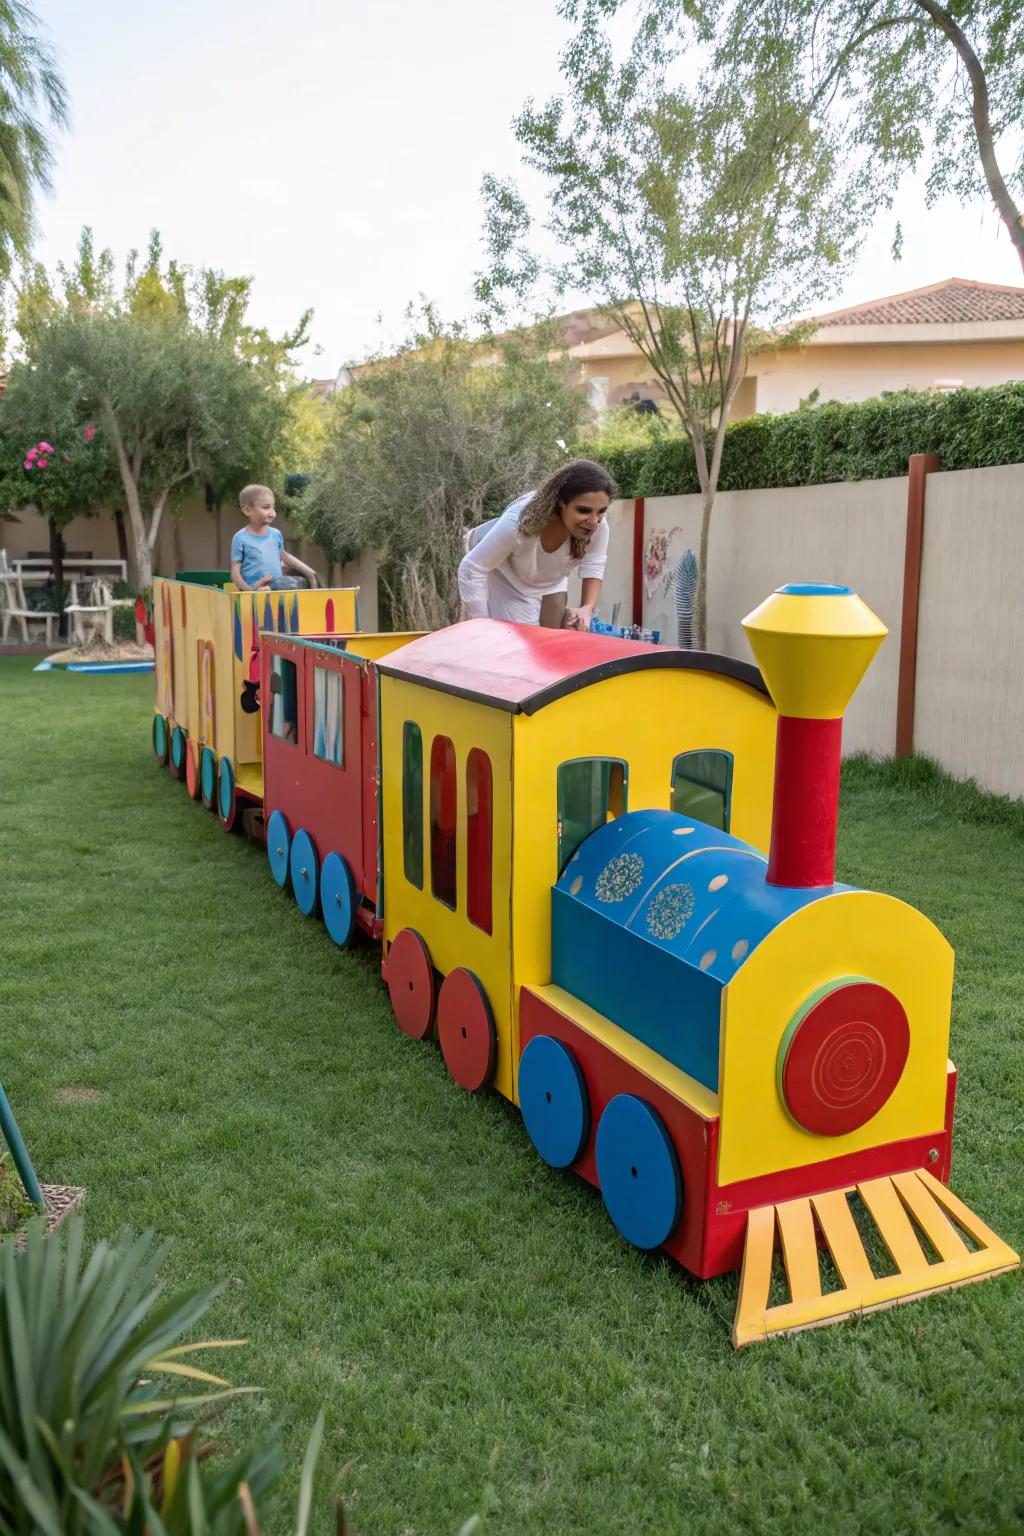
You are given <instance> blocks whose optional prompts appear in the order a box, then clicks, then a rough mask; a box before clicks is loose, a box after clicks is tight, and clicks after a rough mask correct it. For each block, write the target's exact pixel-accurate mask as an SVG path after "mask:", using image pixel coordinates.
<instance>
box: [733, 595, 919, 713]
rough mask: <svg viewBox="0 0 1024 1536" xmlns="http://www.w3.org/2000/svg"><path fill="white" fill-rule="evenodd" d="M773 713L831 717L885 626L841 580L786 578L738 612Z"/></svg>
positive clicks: (848, 697) (883, 634)
mask: <svg viewBox="0 0 1024 1536" xmlns="http://www.w3.org/2000/svg"><path fill="white" fill-rule="evenodd" d="M743 628H744V629H745V630H746V632H747V636H748V638H749V640H750V646H751V649H752V650H753V652H754V657H755V660H756V661H757V664H758V666H759V667H760V668H761V673H762V675H763V677H764V680H765V682H766V683H767V685H768V690H769V692H770V693H771V696H772V698H773V699H774V700H775V707H776V709H777V710H778V711H779V714H780V715H788V716H791V717H795V718H796V719H799V720H836V719H839V718H840V717H841V716H842V715H843V714H844V713H845V710H846V706H847V705H848V704H849V702H850V700H851V698H852V697H853V695H854V692H855V691H856V688H857V685H858V683H859V682H860V680H861V678H862V677H863V676H864V673H865V672H866V671H867V669H868V667H869V666H870V665H871V662H872V660H873V658H874V655H875V652H876V651H877V650H878V647H879V646H880V645H881V643H882V641H883V640H884V639H885V637H886V635H887V634H888V633H889V631H888V630H887V629H886V627H885V625H884V624H883V623H882V621H881V619H879V618H878V617H877V615H876V614H874V613H872V612H871V609H870V608H869V607H868V605H867V604H866V603H864V602H862V601H861V599H860V598H859V597H858V596H857V594H856V592H852V591H851V590H850V588H849V587H831V586H825V585H822V584H819V583H815V582H793V583H791V584H790V585H789V586H785V587H779V589H778V591H776V592H773V593H772V595H771V597H768V598H766V599H765V601H764V602H763V603H762V604H761V605H760V607H759V608H755V609H754V611H753V613H748V614H747V616H746V618H745V619H744V620H743Z"/></svg>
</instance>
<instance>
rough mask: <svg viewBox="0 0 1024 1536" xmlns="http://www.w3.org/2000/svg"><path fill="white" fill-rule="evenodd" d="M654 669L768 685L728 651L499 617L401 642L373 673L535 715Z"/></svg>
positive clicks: (754, 685)
mask: <svg viewBox="0 0 1024 1536" xmlns="http://www.w3.org/2000/svg"><path fill="white" fill-rule="evenodd" d="M655 668H658V669H661V668H668V669H671V670H676V671H680V670H683V671H696V672H715V673H718V674H720V675H722V676H725V677H731V678H733V679H735V681H737V682H741V683H746V684H747V686H748V687H750V688H754V689H756V690H757V692H758V693H764V694H766V693H767V691H768V690H767V689H766V688H765V685H764V682H763V680H762V678H761V674H760V672H759V671H758V670H757V668H756V667H754V666H751V665H750V664H749V663H748V662H744V661H734V660H733V658H732V657H731V656H716V655H715V654H714V653H712V652H710V651H683V650H676V649H675V648H673V647H670V646H664V645H648V644H645V643H643V642H641V641H637V640H616V639H613V638H612V637H611V636H609V635H591V634H580V633H579V632H578V631H576V630H571V629H541V628H540V627H539V626H538V625H533V624H509V623H507V622H505V620H503V619H470V620H468V621H467V622H466V623H464V624H453V625H452V626H451V627H450V628H449V629H439V630H437V631H436V632H435V633H434V634H432V635H424V636H422V638H421V639H419V640H413V641H412V642H411V643H410V644H409V645H403V646H402V647H401V649H400V650H397V651H392V652H391V654H390V655H389V656H388V657H387V659H386V660H384V661H381V662H379V663H378V671H380V672H383V673H384V674H385V675H386V676H388V677H404V678H407V679H408V680H409V681H410V682H416V683H421V684H422V685H423V686H424V687H426V688H437V689H439V690H440V691H441V692H443V693H454V694H456V695H458V696H459V697H460V698H465V699H473V700H475V701H477V702H478V703H481V704H490V705H491V706H492V707H493V708H495V709H505V710H509V711H511V712H512V713H513V714H523V715H532V714H535V713H536V712H537V710H539V709H543V708H544V706H545V705H546V704H552V703H554V701H555V700H556V699H560V698H563V697H564V696H565V695H566V694H567V693H575V692H576V691H577V689H580V688H589V687H590V685H591V684H592V683H599V682H601V681H603V679H604V678H606V677H616V676H618V675H619V674H620V673H622V672H645V671H649V670H652V669H655Z"/></svg>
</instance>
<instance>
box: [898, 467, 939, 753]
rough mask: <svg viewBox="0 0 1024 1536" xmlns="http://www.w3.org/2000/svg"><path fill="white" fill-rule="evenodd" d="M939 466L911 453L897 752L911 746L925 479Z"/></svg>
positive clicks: (908, 749) (904, 564) (912, 737)
mask: <svg viewBox="0 0 1024 1536" xmlns="http://www.w3.org/2000/svg"><path fill="white" fill-rule="evenodd" d="M939 468H941V465H940V463H939V456H938V454H937V453H912V454H911V455H910V464H909V474H910V482H909V485H908V486H907V540H906V552H905V554H904V560H903V623H902V626H901V628H900V680H899V688H898V690H897V694H896V756H897V757H909V755H910V753H911V752H913V750H914V695H915V692H916V689H917V617H918V609H919V606H920V600H921V555H922V552H923V550H924V500H925V496H924V493H925V480H926V478H927V476H928V475H929V474H930V473H931V472H932V470H935V469H939Z"/></svg>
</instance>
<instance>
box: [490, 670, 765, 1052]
mask: <svg viewBox="0 0 1024 1536" xmlns="http://www.w3.org/2000/svg"><path fill="white" fill-rule="evenodd" d="M776 720H777V716H776V712H775V709H774V706H773V705H772V703H771V701H770V700H769V699H767V698H766V697H765V696H764V695H763V694H760V693H756V692H755V691H754V690H753V689H751V688H749V687H747V686H746V685H745V684H743V683H739V682H736V681H734V680H733V679H732V678H725V677H719V676H715V675H714V674H712V673H706V672H689V671H686V672H684V671H678V672H676V671H671V670H668V669H666V670H665V671H652V672H633V673H627V674H626V675H624V676H620V677H611V678H607V679H605V680H604V681H603V682H600V683H595V684H592V685H591V686H590V687H588V688H584V689H581V690H580V691H579V692H578V693H572V694H568V695H566V696H565V697H564V698H562V699H559V700H557V702H555V703H554V704H550V705H548V707H547V708H545V709H543V710H541V711H540V712H539V713H538V714H536V715H531V716H518V717H516V720H515V728H514V743H513V745H514V753H515V770H514V772H515V848H514V851H513V861H512V862H513V871H514V880H515V889H514V893H513V934H514V956H513V984H514V988H515V991H516V995H518V990H519V988H520V987H523V986H529V987H534V988H538V987H544V986H546V985H547V984H548V983H549V982H550V980H551V887H552V886H553V885H554V883H555V881H556V879H557V877H558V786H557V780H558V766H559V764H560V763H564V762H567V761H569V760H570V759H572V758H579V757H611V758H621V759H623V760H624V761H625V763H626V765H627V770H628V781H629V783H628V809H629V810H631V811H635V810H644V809H648V808H650V807H659V808H662V809H665V810H667V809H668V808H669V807H670V805H671V779H672V764H673V761H674V759H675V758H676V757H677V756H678V755H679V754H680V753H681V752H692V751H700V750H702V749H718V750H721V751H725V752H731V753H732V754H733V784H732V816H731V823H730V830H731V831H732V832H733V833H734V834H735V835H736V836H737V837H740V838H743V839H744V840H745V841H747V842H750V843H752V844H753V845H754V846H755V847H756V848H759V849H760V850H761V851H762V852H764V851H766V850H767V848H768V845H769V842H770V838H771V810H772V787H773V777H774V770H775V730H776ZM518 1055H519V1052H518V1041H517V1042H516V1050H515V1058H516V1060H518Z"/></svg>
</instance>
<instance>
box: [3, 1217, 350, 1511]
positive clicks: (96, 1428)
mask: <svg viewBox="0 0 1024 1536" xmlns="http://www.w3.org/2000/svg"><path fill="white" fill-rule="evenodd" d="M167 1247H168V1245H167V1244H165V1243H158V1242H156V1241H155V1240H154V1237H153V1234H152V1233H149V1232H147V1233H144V1234H143V1235H142V1236H141V1237H137V1238H134V1237H132V1236H130V1235H129V1234H124V1235H123V1236H122V1237H120V1238H119V1239H118V1241H117V1242H116V1243H113V1244H109V1243H98V1244H97V1245H96V1247H95V1248H93V1250H92V1252H91V1253H88V1254H87V1253H86V1251H85V1247H84V1239H83V1228H82V1224H81V1221H80V1219H77V1218H72V1220H71V1221H70V1222H69V1223H68V1225H67V1227H66V1228H64V1229H63V1230H62V1231H59V1232H57V1233H55V1234H54V1235H52V1236H51V1237H48V1238H47V1237H45V1236H44V1233H43V1227H42V1223H41V1222H39V1221H33V1222H32V1223H31V1225H30V1227H29V1229H28V1232H27V1235H26V1241H25V1248H24V1251H23V1252H19V1251H18V1249H17V1248H16V1247H15V1245H14V1244H13V1243H5V1244H2V1245H0V1533H3V1536H15V1533H19V1536H20V1533H28V1532H33V1533H35V1532H45V1533H46V1536H71V1533H79V1532H81V1533H93V1532H96V1533H100V1532H103V1533H107V1532H116V1531H134V1532H143V1531H145V1532H148V1533H149V1536H159V1533H161V1532H166V1533H168V1536H173V1533H177V1532H181V1533H184V1532H193V1533H198V1532H207V1531H208V1532H210V1533H217V1536H228V1533H235V1532H238V1533H241V1532H244V1531H248V1532H249V1533H253V1532H256V1531H258V1530H259V1522H258V1510H259V1506H260V1504H261V1501H263V1500H264V1498H265V1496H266V1495H267V1493H268V1492H269V1490H270V1489H271V1487H272V1485H273V1484H274V1482H275V1481H276V1479H277V1478H278V1476H279V1475H280V1473H281V1471H282V1470H283V1468H284V1462H285V1458H284V1453H283V1451H282V1449H281V1445H280V1441H279V1438H278V1436H277V1434H276V1433H272V1434H270V1435H269V1436H267V1437H266V1438H265V1439H264V1440H263V1441H261V1442H260V1443H259V1444H258V1445H256V1446H255V1447H252V1448H250V1449H247V1450H245V1451H243V1452H242V1453H241V1454H240V1455H238V1456H237V1457H236V1458H235V1459H234V1460H233V1461H231V1462H230V1463H228V1464H227V1465H224V1466H221V1467H219V1468H217V1469H215V1470H213V1471H212V1472H210V1471H206V1470H205V1469H204V1468H203V1465H202V1464H203V1463H204V1462H205V1461H206V1459H207V1458H208V1457H209V1455H210V1454H211V1452H212V1450H213V1446H212V1444H211V1443H209V1442H203V1441H201V1440H200V1438H199V1435H198V1426H197V1419H198V1418H205V1417H206V1416H207V1414H208V1412H209V1411H210V1409H211V1408H212V1407H213V1406H214V1405H216V1404H220V1403H222V1402H223V1401H224V1400H225V1399H227V1398H230V1397H234V1396H237V1395H239V1394H240V1393H243V1392H248V1391H251V1390H253V1389H252V1388H248V1387H232V1386H230V1385H229V1383H228V1382H226V1381H224V1380H223V1378H221V1377H219V1376H215V1375H213V1374H212V1373H211V1372H209V1371H205V1370H202V1369H200V1368H199V1367H198V1366H196V1365H193V1364H190V1363H189V1361H188V1357H189V1356H191V1355H194V1354H196V1353H198V1352H200V1351H206V1350H213V1349H221V1350H222V1349H232V1348H236V1347H237V1346H238V1345H240V1344H242V1343H244V1342H245V1341H244V1340H241V1339H213V1340H210V1339H208V1340H203V1341H201V1342H197V1343H187V1344H178V1343H176V1342H175V1341H176V1340H178V1339H179V1338H180V1337H181V1336H182V1335H183V1334H184V1333H186V1332H187V1330H189V1329H190V1328H191V1327H192V1326H193V1325H194V1324H195V1323H196V1322H197V1321H198V1319H199V1318H200V1317H201V1316H202V1315H203V1313H204V1312H205V1311H206V1310H207V1308H208V1307H209V1305H210V1303H211V1302H212V1301H213V1299H214V1297H215V1296H216V1295H217V1293H218V1291H219V1290H220V1287H219V1286H210V1287H206V1288H204V1289H201V1290H194V1291H185V1292H180V1293H178V1294H176V1295H172V1296H164V1294H163V1287H162V1285H161V1284H160V1283H159V1281H158V1278H157V1276H158V1273H159V1270H160V1267H161V1265H162V1264H163V1262H164V1259H165V1257H166V1254H167ZM154 1378H163V1380H159V1379H154ZM167 1378H170V1380H169V1381H168V1380H167ZM184 1382H187V1383H189V1384H190V1385H189V1387H188V1388H186V1389H185V1391H184V1392H181V1391H179V1390H178V1388H179V1387H180V1385H181V1384H182V1383H184ZM192 1384H195V1385H194V1386H193V1385H192ZM196 1388H202V1390H196ZM210 1388H212V1389H213V1390H209V1389H210ZM322 1436H323V1415H322V1414H321V1415H320V1418H319V1419H318V1420H317V1423H316V1426H315V1428H314V1430H313V1434H312V1436H311V1438H310V1442H309V1446H308V1449H307V1452H306V1461H305V1465H304V1468H303V1477H302V1486H301V1493H300V1507H299V1517H298V1525H297V1529H298V1531H299V1533H300V1536H301V1533H303V1532H305V1531H306V1530H307V1529H308V1524H309V1516H310V1510H311V1507H312V1488H313V1479H314V1476H315V1470H316V1462H317V1458H318V1455H319V1449H320V1443H321V1440H322Z"/></svg>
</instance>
